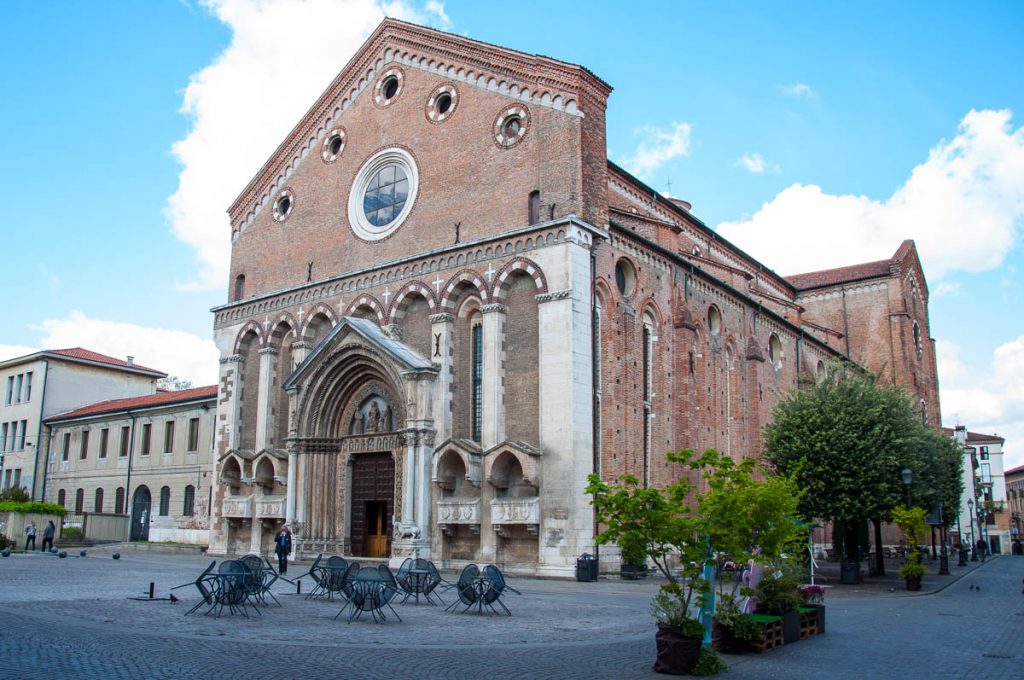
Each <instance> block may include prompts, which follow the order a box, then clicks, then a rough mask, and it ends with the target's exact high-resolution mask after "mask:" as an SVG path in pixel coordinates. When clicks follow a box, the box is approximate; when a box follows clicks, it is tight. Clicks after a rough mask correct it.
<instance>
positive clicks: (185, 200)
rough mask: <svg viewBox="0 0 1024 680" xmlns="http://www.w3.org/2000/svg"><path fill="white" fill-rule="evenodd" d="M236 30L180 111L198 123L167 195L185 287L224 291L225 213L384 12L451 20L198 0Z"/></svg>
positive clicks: (371, 8) (362, 2)
mask: <svg viewBox="0 0 1024 680" xmlns="http://www.w3.org/2000/svg"><path fill="white" fill-rule="evenodd" d="M201 4H202V6H203V7H204V8H205V9H206V10H207V11H209V12H210V13H212V14H213V15H214V16H216V17H217V19H219V20H220V21H221V22H223V23H224V24H225V25H226V26H228V27H229V28H230V29H231V32H232V37H231V43H230V44H229V45H228V46H227V47H226V48H225V49H224V51H223V52H221V53H220V54H218V55H217V56H216V58H215V59H214V60H213V62H212V63H210V64H209V65H208V66H206V67H205V68H203V69H202V70H200V71H199V72H197V73H194V74H193V75H192V77H191V79H190V82H189V84H188V87H187V88H186V89H185V93H184V101H183V103H182V108H181V111H182V113H184V114H185V115H187V116H188V117H189V118H190V119H191V121H192V128H191V130H190V131H189V133H188V135H187V136H186V137H185V138H184V139H182V140H180V141H178V142H176V143H175V144H174V145H173V152H174V155H175V157H176V158H177V159H178V161H179V162H180V163H181V165H182V169H181V173H180V174H179V177H178V190H177V191H176V192H175V193H174V195H172V196H171V197H170V198H169V199H168V201H167V207H166V210H165V212H166V214H167V217H168V219H169V220H170V222H171V228H172V230H173V232H174V234H175V235H176V236H177V237H178V238H179V239H181V240H182V241H184V242H185V243H186V244H188V245H189V246H190V247H192V248H193V249H194V250H195V253H196V257H197V260H198V271H197V272H194V273H193V274H192V275H191V276H190V277H189V278H190V280H189V281H188V282H181V283H180V285H182V286H183V287H185V288H203V289H210V288H213V289H216V288H222V287H224V285H225V284H226V281H227V276H228V274H227V272H228V264H229V258H230V227H229V223H228V218H227V215H226V213H225V211H226V210H227V208H228V206H229V205H230V203H231V202H232V201H233V200H234V199H235V197H236V196H238V194H239V193H240V192H241V191H242V189H243V188H244V187H245V185H246V183H247V182H248V181H249V180H250V179H251V178H252V177H253V175H255V173H256V172H257V171H258V170H259V168H260V166H261V165H262V164H263V163H264V162H265V161H266V160H267V158H268V157H269V156H270V154H271V153H272V152H273V151H274V149H275V148H276V147H277V145H278V144H279V143H280V142H281V141H283V140H284V138H285V136H286V135H287V134H288V132H289V131H290V130H291V129H292V126H294V125H295V123H296V122H298V120H299V119H300V118H301V117H302V115H303V114H304V113H305V112H306V110H307V109H308V108H309V107H310V106H311V105H312V104H313V102H314V101H315V100H316V98H317V97H318V96H319V95H320V94H321V93H322V92H323V91H324V89H325V88H326V87H327V85H328V84H329V83H330V82H331V80H332V79H333V78H334V76H336V75H337V74H338V72H339V71H340V70H341V69H342V68H343V67H344V66H345V63H346V62H347V61H348V59H349V58H350V57H351V56H352V54H354V52H355V50H356V49H357V48H358V47H359V46H360V45H361V44H362V43H363V41H364V40H365V39H366V37H367V36H368V35H369V34H370V32H371V31H372V30H373V29H374V28H375V27H376V26H377V24H378V23H380V21H381V20H382V19H383V18H384V16H385V14H386V15H388V16H392V17H395V18H401V19H406V20H409V21H414V22H417V23H434V24H435V25H440V26H446V25H447V24H448V17H447V16H446V15H445V13H444V5H443V4H442V3H440V2H437V1H436V0H431V1H428V2H427V4H426V5H425V6H424V8H423V9H419V8H416V7H413V6H411V5H408V4H406V3H405V2H386V3H378V2H375V1H374V0H259V1H253V0H201Z"/></svg>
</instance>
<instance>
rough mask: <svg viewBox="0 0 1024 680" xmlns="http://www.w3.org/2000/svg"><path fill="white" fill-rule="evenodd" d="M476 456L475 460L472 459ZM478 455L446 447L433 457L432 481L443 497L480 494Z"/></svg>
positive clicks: (462, 496) (463, 496)
mask: <svg viewBox="0 0 1024 680" xmlns="http://www.w3.org/2000/svg"><path fill="white" fill-rule="evenodd" d="M474 458H476V459H477V460H474ZM478 461H479V456H475V457H474V456H469V455H468V454H466V453H465V452H463V451H459V450H457V449H455V448H448V449H445V450H443V451H441V452H440V453H439V454H437V455H436V456H435V457H434V465H433V470H432V475H431V478H432V481H433V482H434V483H435V484H437V486H438V488H439V489H440V490H441V496H442V497H443V498H465V497H476V496H479V495H480V464H479V462H478Z"/></svg>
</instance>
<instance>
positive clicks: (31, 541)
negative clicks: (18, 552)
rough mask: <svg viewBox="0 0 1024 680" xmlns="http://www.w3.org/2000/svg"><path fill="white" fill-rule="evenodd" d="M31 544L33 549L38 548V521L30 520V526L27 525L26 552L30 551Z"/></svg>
mask: <svg viewBox="0 0 1024 680" xmlns="http://www.w3.org/2000/svg"><path fill="white" fill-rule="evenodd" d="M29 545H31V546H32V549H33V550H35V549H36V523H35V522H29V523H28V526H27V527H25V552H28V546H29Z"/></svg>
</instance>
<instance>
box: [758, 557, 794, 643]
mask: <svg viewBox="0 0 1024 680" xmlns="http://www.w3.org/2000/svg"><path fill="white" fill-rule="evenodd" d="M801 603H802V600H801V598H800V593H799V591H798V590H797V582H796V579H795V578H793V577H792V576H788V575H786V574H784V573H783V572H782V570H779V571H776V572H775V573H773V574H767V575H766V576H765V577H764V578H762V579H761V582H760V583H759V584H758V586H757V611H758V612H759V613H763V614H772V615H774V616H781V617H782V635H783V638H784V639H785V642H786V644H787V645H788V644H790V643H793V642H797V641H798V640H800V605H801Z"/></svg>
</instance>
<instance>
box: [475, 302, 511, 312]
mask: <svg viewBox="0 0 1024 680" xmlns="http://www.w3.org/2000/svg"><path fill="white" fill-rule="evenodd" d="M507 311H508V308H507V307H506V306H505V305H503V304H501V303H500V302H492V303H491V304H489V305H484V306H483V307H481V308H480V313H481V314H494V313H496V312H497V313H501V314H504V313H505V312H507Z"/></svg>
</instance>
